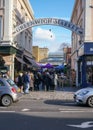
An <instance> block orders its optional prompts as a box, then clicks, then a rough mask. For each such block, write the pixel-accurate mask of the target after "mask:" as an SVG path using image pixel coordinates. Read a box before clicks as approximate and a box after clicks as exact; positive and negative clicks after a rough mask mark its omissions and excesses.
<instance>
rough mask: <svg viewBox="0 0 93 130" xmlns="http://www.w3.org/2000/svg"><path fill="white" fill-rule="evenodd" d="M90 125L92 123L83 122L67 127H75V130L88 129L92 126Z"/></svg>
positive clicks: (92, 125)
mask: <svg viewBox="0 0 93 130" xmlns="http://www.w3.org/2000/svg"><path fill="white" fill-rule="evenodd" d="M91 123H93V121H88V122H83V123H81V124H80V125H68V126H71V127H77V128H90V127H93V124H91Z"/></svg>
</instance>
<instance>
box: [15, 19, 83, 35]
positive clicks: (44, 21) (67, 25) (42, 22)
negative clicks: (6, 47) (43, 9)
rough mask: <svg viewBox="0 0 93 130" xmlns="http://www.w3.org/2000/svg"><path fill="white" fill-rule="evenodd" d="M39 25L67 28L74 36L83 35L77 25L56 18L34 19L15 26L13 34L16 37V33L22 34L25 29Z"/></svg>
mask: <svg viewBox="0 0 93 130" xmlns="http://www.w3.org/2000/svg"><path fill="white" fill-rule="evenodd" d="M39 25H56V26H61V27H64V28H67V29H69V30H71V31H73V32H75V33H76V34H78V35H80V36H82V35H83V29H82V28H80V27H78V26H77V25H74V24H73V23H71V22H69V21H66V20H63V19H57V18H40V19H35V20H32V21H30V22H26V23H23V24H21V25H19V26H17V27H16V28H15V29H14V31H13V34H14V35H17V34H18V33H20V32H22V31H23V30H25V29H28V28H31V27H34V26H39Z"/></svg>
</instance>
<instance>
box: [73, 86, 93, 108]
mask: <svg viewBox="0 0 93 130" xmlns="http://www.w3.org/2000/svg"><path fill="white" fill-rule="evenodd" d="M74 101H75V102H76V103H77V104H86V105H88V106H90V107H93V88H92V87H87V88H83V89H80V90H78V91H76V92H75V93H74Z"/></svg>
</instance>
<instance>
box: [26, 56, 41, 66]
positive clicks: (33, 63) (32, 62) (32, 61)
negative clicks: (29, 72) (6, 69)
mask: <svg viewBox="0 0 93 130" xmlns="http://www.w3.org/2000/svg"><path fill="white" fill-rule="evenodd" d="M25 58H26V59H27V60H28V61H29V62H30V63H31V65H32V67H36V68H39V65H38V64H37V63H36V62H35V61H34V60H33V59H31V58H30V57H27V56H25Z"/></svg>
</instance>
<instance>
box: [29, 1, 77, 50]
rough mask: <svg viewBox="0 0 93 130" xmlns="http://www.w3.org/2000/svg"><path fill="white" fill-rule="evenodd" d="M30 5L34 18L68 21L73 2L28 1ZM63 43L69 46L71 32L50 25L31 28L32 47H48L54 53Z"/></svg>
mask: <svg viewBox="0 0 93 130" xmlns="http://www.w3.org/2000/svg"><path fill="white" fill-rule="evenodd" d="M30 3H31V6H32V9H33V11H34V17H35V18H60V19H64V20H68V21H70V18H71V15H72V10H73V6H74V3H75V0H30ZM49 30H51V31H49ZM51 36H52V37H51ZM63 42H65V43H68V45H70V43H71V31H69V30H67V29H65V28H63V27H59V26H52V25H42V26H37V27H33V45H38V46H39V47H48V48H49V51H51V52H54V51H57V50H58V49H59V48H60V44H61V43H63Z"/></svg>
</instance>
